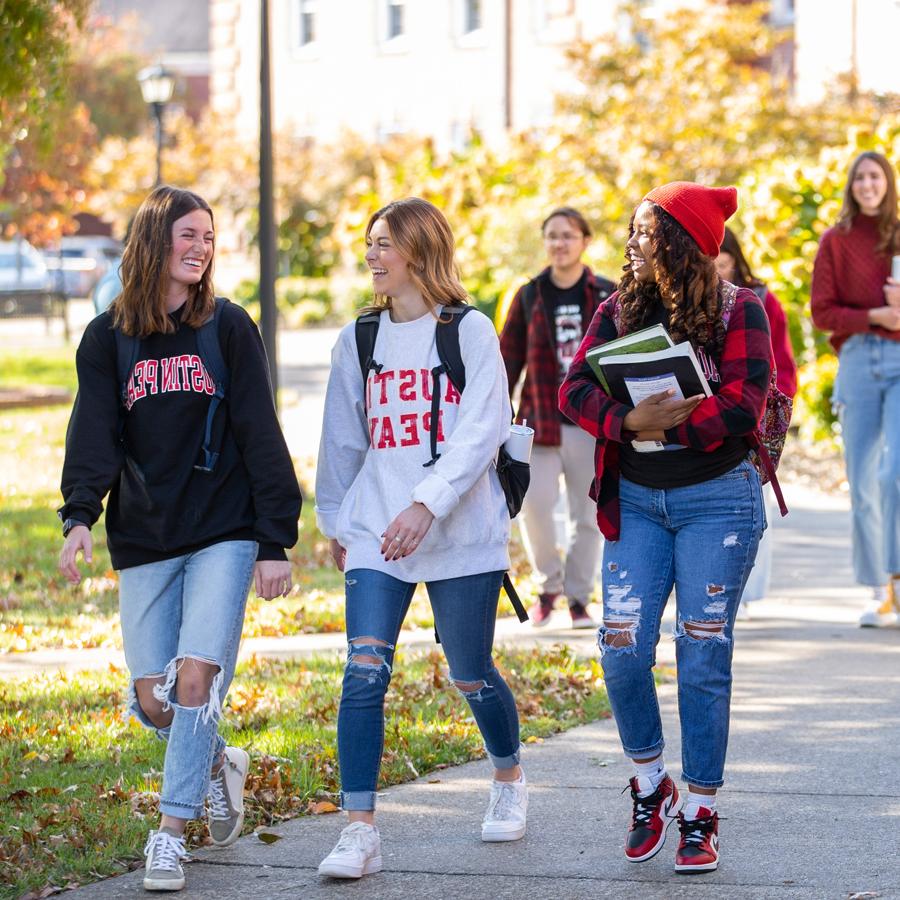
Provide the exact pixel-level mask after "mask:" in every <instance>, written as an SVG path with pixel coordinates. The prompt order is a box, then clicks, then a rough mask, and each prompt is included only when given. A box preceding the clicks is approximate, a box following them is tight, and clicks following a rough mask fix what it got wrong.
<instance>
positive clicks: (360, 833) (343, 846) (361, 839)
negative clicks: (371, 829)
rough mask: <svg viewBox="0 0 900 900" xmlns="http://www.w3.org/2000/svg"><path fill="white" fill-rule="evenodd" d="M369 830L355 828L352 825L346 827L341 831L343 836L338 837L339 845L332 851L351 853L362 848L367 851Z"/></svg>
mask: <svg viewBox="0 0 900 900" xmlns="http://www.w3.org/2000/svg"><path fill="white" fill-rule="evenodd" d="M367 836H368V835H367V832H366V831H365V830H363V829H362V828H354V827H353V826H352V825H351V826H350V827H348V828H345V829H344V830H343V831H342V832H341V836H340V838H339V839H338V842H337V845H336V846H335V848H334V850H332V851H331V852H332V853H349V852H353V851H356V850H361V851H363V852H365V851H366V849H367V848H366V838H367Z"/></svg>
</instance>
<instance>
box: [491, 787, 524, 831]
mask: <svg viewBox="0 0 900 900" xmlns="http://www.w3.org/2000/svg"><path fill="white" fill-rule="evenodd" d="M495 790H496V791H497V798H496V800H495V801H494V803H493V804H492V806H491V809H490V811H489V812H488V815H487V818H489V819H496V820H497V821H501V822H502V821H505V820H506V819H508V818H509V817H510V814H511V813H512V811H513V809H514V808H516V807H517V806H519V805H520V803H519V792H518V791H517V790H516V787H515V785H514V784H512V783H509V782H498V783H496V785H495Z"/></svg>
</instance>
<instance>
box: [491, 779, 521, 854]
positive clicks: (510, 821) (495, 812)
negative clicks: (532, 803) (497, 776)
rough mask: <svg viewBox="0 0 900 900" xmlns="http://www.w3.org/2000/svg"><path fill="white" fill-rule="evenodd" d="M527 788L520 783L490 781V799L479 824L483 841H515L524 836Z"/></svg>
mask: <svg viewBox="0 0 900 900" xmlns="http://www.w3.org/2000/svg"><path fill="white" fill-rule="evenodd" d="M527 811H528V787H527V786H526V784H525V775H524V774H523V775H522V780H521V781H510V782H507V781H492V782H491V799H490V802H489V803H488V808H487V812H486V813H485V814H484V821H483V822H482V823H481V839H482V840H483V841H517V840H519V838H522V837H524V836H525V814H526V812H527Z"/></svg>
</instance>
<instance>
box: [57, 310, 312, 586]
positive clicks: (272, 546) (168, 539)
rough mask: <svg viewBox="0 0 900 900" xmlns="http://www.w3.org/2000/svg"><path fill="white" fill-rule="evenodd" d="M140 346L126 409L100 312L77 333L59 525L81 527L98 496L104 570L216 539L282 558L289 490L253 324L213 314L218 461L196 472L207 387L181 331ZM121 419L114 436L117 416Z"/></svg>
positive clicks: (290, 535) (238, 314) (238, 316)
mask: <svg viewBox="0 0 900 900" xmlns="http://www.w3.org/2000/svg"><path fill="white" fill-rule="evenodd" d="M180 312H181V311H180V310H176V312H174V313H172V317H173V320H174V321H175V323H176V325H177V326H178V327H177V330H176V331H175V332H174V333H172V334H153V335H150V336H149V337H147V338H145V339H143V340H142V341H141V346H140V353H139V354H138V360H137V362H136V364H135V366H134V369H133V370H132V378H131V381H130V382H129V386H130V388H131V390H132V393H131V398H132V404H131V407H130V409H129V410H128V411H127V412H126V411H125V409H124V407H123V406H122V403H121V400H120V397H119V384H118V375H117V369H116V341H115V334H114V332H113V330H112V321H111V317H110V315H109V313H108V312H107V313H103V314H102V315H100V316H98V317H97V318H96V319H94V321H93V322H91V324H90V325H88V327H87V329H86V331H85V333H84V337H83V338H82V340H81V344H80V345H79V347H78V353H77V355H76V357H75V362H76V367H77V370H78V395H77V397H76V398H75V406H74V408H73V410H72V417H71V419H70V420H69V428H68V432H67V433H66V459H65V463H64V465H63V474H62V494H63V499H64V501H65V503H64V505H63V506H62V507H61V509H60V511H59V512H60V518H62V519H68V518H72V519H77V520H79V521H81V522H84V523H85V524H86V525H89V526H90V525H93V524H94V522H96V521H97V519H98V518H99V517H100V513H101V512H102V510H103V505H102V501H103V498H104V497H105V496H106V494H107V493H109V502H108V505H107V512H106V534H107V543H108V544H109V552H110V556H111V557H112V563H113V566H114V567H115V568H116V569H124V568H129V567H131V566H137V565H142V564H144V563H149V562H156V561H158V560H162V559H168V558H171V557H174V556H181V555H183V554H185V553H190V552H192V551H195V550H199V549H201V548H203V547H207V546H209V545H211V544H216V543H219V542H220V541H228V540H254V541H258V542H259V545H260V546H259V555H258V557H257V558H258V559H260V560H264V559H285V558H286V554H285V548H289V547H292V546H293V545H294V544H295V543H296V541H297V519H298V517H299V514H300V504H301V497H300V488H299V485H298V484H297V477H296V475H295V474H294V468H293V464H292V462H291V458H290V454H289V453H288V449H287V446H286V444H285V441H284V436H283V435H282V433H281V428H280V426H279V423H278V418H277V416H276V414H275V407H274V404H273V402H272V388H271V385H270V383H269V374H268V365H267V362H266V355H265V351H264V349H263V344H262V340H261V339H260V335H259V331H258V330H257V328H256V325H255V323H254V322H253V320H252V319H251V318H250V317H249V316H248V315H247V313H246V312H244V310H243V309H241V308H240V307H239V306H236V305H234V304H232V303H228V304H226V305H225V309H224V310H223V313H222V318H221V322H220V327H219V343H220V345H221V348H222V355H223V357H224V359H225V363H226V365H227V366H228V369H229V372H230V378H231V383H230V386H229V390H228V395H227V397H226V400H225V402H224V403H223V404H222V405H221V406H220V407H219V410H218V412H217V413H216V428H217V429H218V433H219V435H220V436H221V456H220V457H219V461H218V464H217V465H216V468H215V471H214V472H213V473H211V474H207V473H204V472H199V471H197V470H195V469H194V464H195V463H197V462H199V461H201V452H200V447H201V445H202V443H203V431H204V426H205V423H206V411H207V408H208V406H209V399H210V398H209V388H210V387H211V382H210V381H209V380H208V379H207V378H205V377H204V373H205V369H204V368H203V366H202V363H201V362H200V357H199V355H198V353H197V336H196V332H195V331H194V329H193V328H190V327H188V326H186V325H182V324H181V322H180ZM122 416H124V428H122V425H121V422H120V417H122Z"/></svg>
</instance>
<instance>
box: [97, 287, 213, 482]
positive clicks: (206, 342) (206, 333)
mask: <svg viewBox="0 0 900 900" xmlns="http://www.w3.org/2000/svg"><path fill="white" fill-rule="evenodd" d="M226 303H228V300H226V299H225V298H224V297H216V307H215V309H214V310H213V313H212V315H211V316H210V317H209V318H208V319H207V320H206V321H205V322H204V323H203V324H202V325H201V326H200V327H199V328H198V329H196V332H197V354H198V355H199V357H200V360H201V361H202V363H203V366H204V368H205V369H206V371H207V372H208V373H209V376H210V378H212V380H213V382H214V384H215V393H214V394H213V395H212V398H211V399H210V401H209V409H208V410H207V413H206V428H205V430H204V432H203V462H202V463H197V464H196V465H195V466H194V468H195V469H196V470H197V471H198V472H204V473H206V474H207V475H209V474H211V473H212V472H213V471H215V468H216V463H217V462H218V461H219V453H220V448H218V447H215V448H214V447H213V420H214V419H215V417H216V410H217V409H218V408H219V404H220V403H221V402H222V401H223V400H224V399H225V397H226V395H227V394H228V385H229V381H230V377H229V372H228V366H226V365H225V357H224V356H223V355H222V347H221V345H220V344H219V323H220V322H221V320H222V310H223V309H224V308H225V304H226ZM113 332H114V334H115V336H116V368H117V370H118V375H119V397H120V398H121V400H122V415H121V416H120V417H119V439H120V440H122V439H123V435H124V431H125V416H124V411H125V410H126V409H127V408H128V379H129V378H131V373H132V371H133V369H134V367H135V364H136V363H137V361H138V355H139V354H140V351H141V340H140V338H139V337H137V336H136V335H128V334H123V333H122V330H121V329H120V328H115V329H113Z"/></svg>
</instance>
